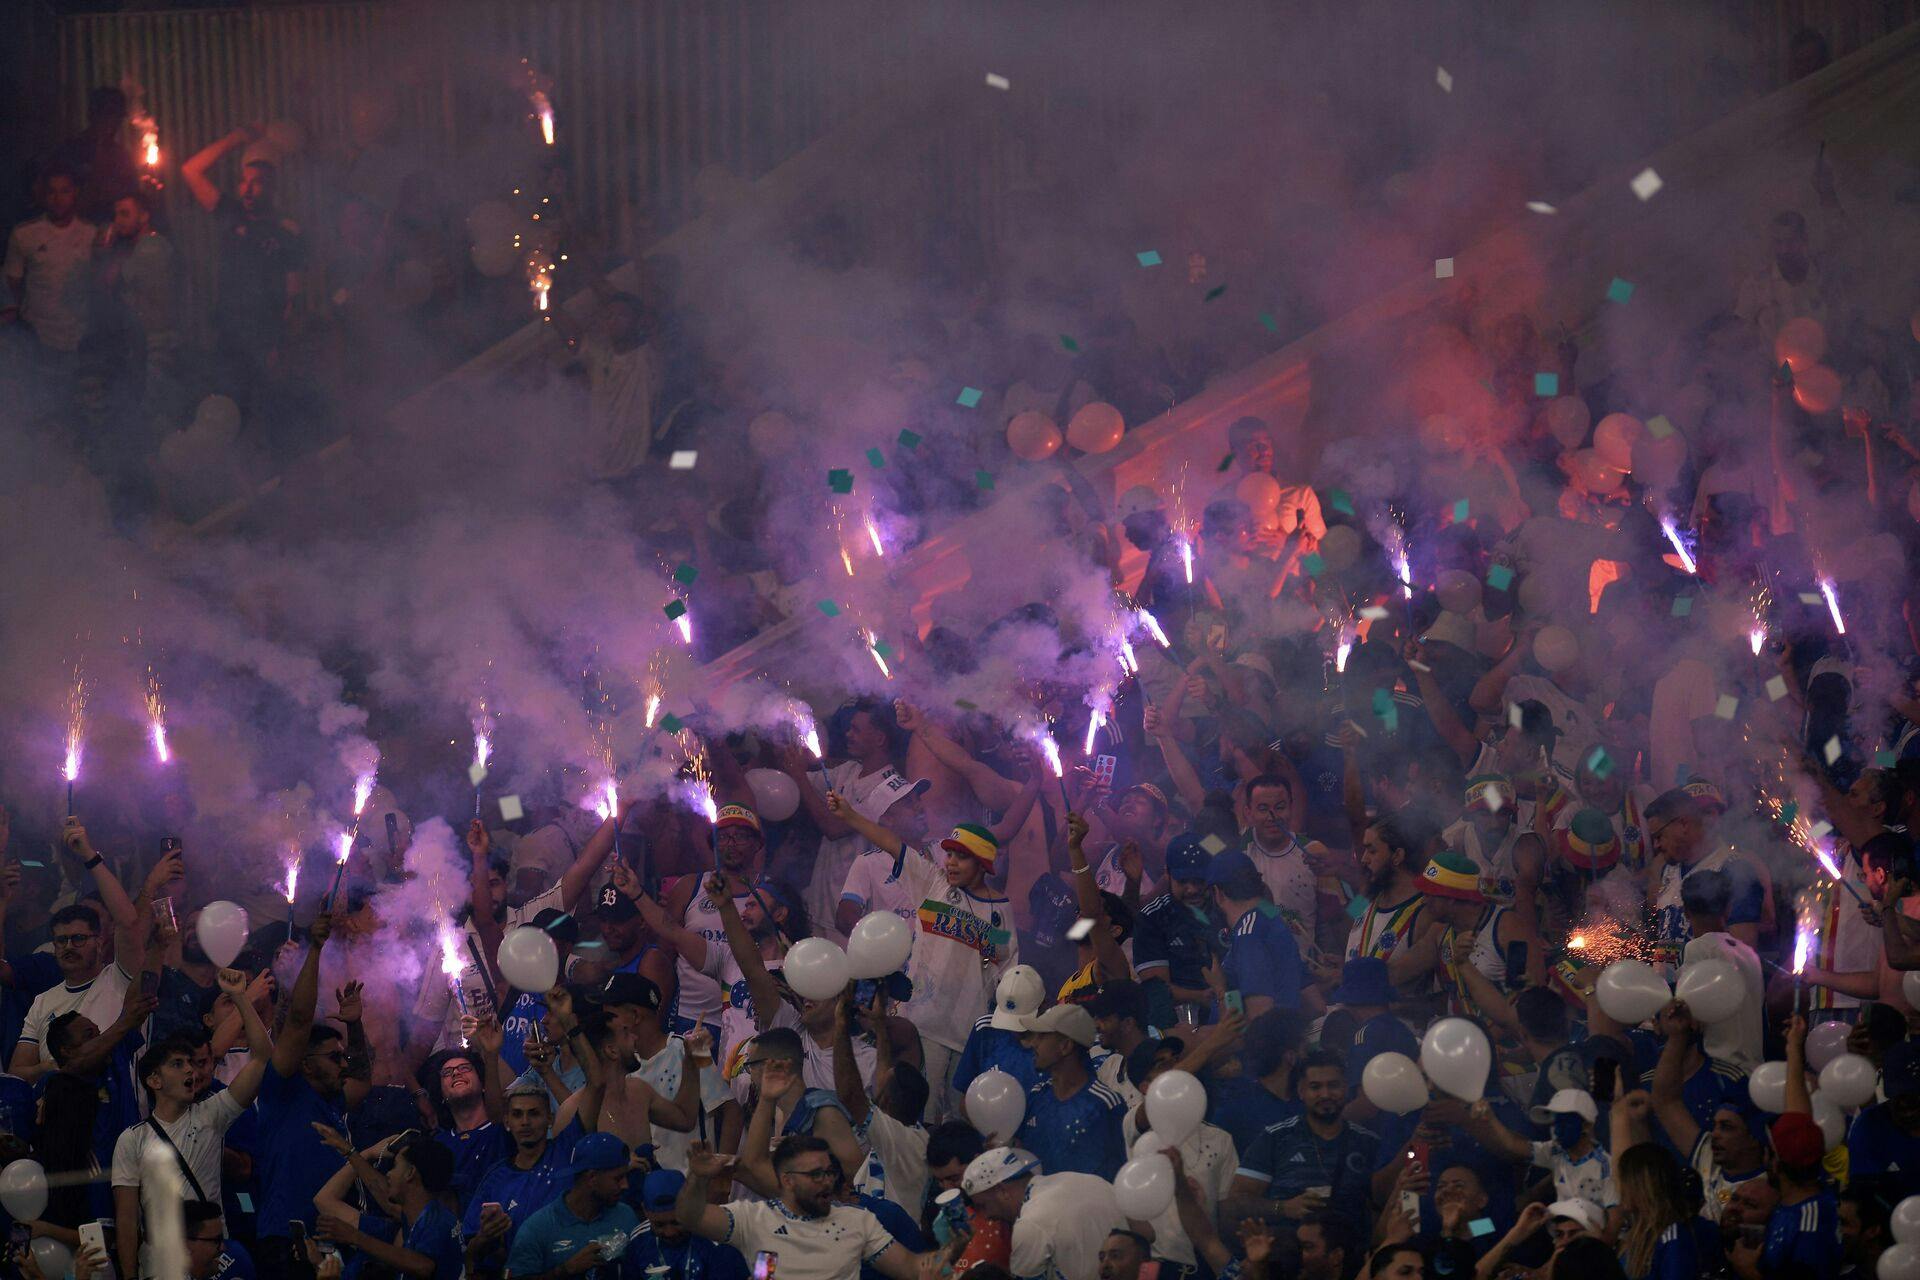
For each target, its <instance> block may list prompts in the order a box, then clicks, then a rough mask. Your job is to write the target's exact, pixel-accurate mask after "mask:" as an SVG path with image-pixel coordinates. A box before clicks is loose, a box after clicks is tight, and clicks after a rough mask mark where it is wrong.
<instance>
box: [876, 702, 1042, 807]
mask: <svg viewBox="0 0 1920 1280" xmlns="http://www.w3.org/2000/svg"><path fill="white" fill-rule="evenodd" d="M893 714H894V719H895V720H896V721H898V722H899V725H900V727H901V728H902V729H905V730H906V731H907V732H908V733H910V734H912V735H913V737H914V739H915V740H916V741H918V742H919V743H920V745H921V746H923V747H925V748H926V749H927V750H928V751H930V752H932V753H933V758H934V759H935V760H938V761H939V762H940V763H941V764H943V765H945V766H946V767H947V768H949V769H951V770H953V772H955V773H957V774H959V775H960V777H961V778H962V779H964V780H965V781H966V784H967V786H968V788H969V789H970V790H972V792H973V794H974V796H975V798H976V799H978V800H979V801H980V803H981V804H983V805H985V806H986V807H987V808H989V809H1009V808H1011V807H1012V806H1013V803H1014V801H1015V799H1016V798H1017V793H1018V790H1019V784H1018V783H1016V782H1013V781H1011V780H1010V779H1007V778H1003V777H1001V776H1000V774H999V773H998V772H997V771H995V770H994V768H993V766H991V765H989V764H987V763H986V762H985V761H983V760H977V759H975V758H974V757H973V755H972V754H971V753H970V752H968V751H967V749H966V748H965V747H962V746H961V745H960V744H959V743H957V742H955V741H954V740H953V739H952V738H949V737H948V736H947V734H946V731H945V730H943V729H941V728H940V726H939V725H937V724H935V723H934V722H933V721H932V720H931V719H930V718H929V717H928V716H927V714H926V713H925V712H924V711H922V710H920V708H918V707H916V706H915V705H914V704H913V703H911V702H908V701H907V700H906V699H904V698H900V699H896V700H895V701H894V704H893Z"/></svg>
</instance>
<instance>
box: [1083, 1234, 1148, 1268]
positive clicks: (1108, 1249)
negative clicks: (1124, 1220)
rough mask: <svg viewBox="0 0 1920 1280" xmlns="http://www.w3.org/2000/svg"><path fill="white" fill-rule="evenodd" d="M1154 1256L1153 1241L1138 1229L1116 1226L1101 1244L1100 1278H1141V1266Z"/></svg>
mask: <svg viewBox="0 0 1920 1280" xmlns="http://www.w3.org/2000/svg"><path fill="white" fill-rule="evenodd" d="M1151 1257H1153V1241H1151V1240H1148V1239H1147V1238H1146V1237H1145V1236H1143V1235H1141V1234H1140V1233H1139V1232H1137V1231H1130V1230H1128V1229H1127V1228H1125V1227H1115V1228H1114V1229H1113V1230H1112V1231H1109V1232H1108V1233H1107V1240H1106V1243H1105V1244H1103V1245H1101V1246H1100V1270H1099V1271H1098V1272H1096V1273H1095V1274H1097V1275H1098V1276H1099V1278H1100V1280H1140V1268H1142V1267H1144V1266H1145V1265H1146V1264H1147V1260H1148V1259H1149V1258H1151Z"/></svg>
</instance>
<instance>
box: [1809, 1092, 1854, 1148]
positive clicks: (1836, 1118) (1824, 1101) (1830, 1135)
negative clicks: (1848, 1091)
mask: <svg viewBox="0 0 1920 1280" xmlns="http://www.w3.org/2000/svg"><path fill="white" fill-rule="evenodd" d="M1813 1122H1814V1123H1815V1124H1817V1125H1819V1126H1820V1136H1821V1137H1823V1138H1825V1139H1826V1140H1827V1150H1829V1151H1831V1150H1833V1149H1834V1148H1835V1147H1837V1146H1839V1145H1840V1144H1841V1143H1843V1142H1845V1141H1846V1140H1847V1117H1846V1113H1845V1112H1843V1111H1841V1110H1840V1104H1839V1103H1837V1102H1835V1101H1834V1100H1833V1099H1832V1098H1829V1097H1827V1096H1826V1095H1825V1094H1823V1093H1816V1094H1814V1095H1813Z"/></svg>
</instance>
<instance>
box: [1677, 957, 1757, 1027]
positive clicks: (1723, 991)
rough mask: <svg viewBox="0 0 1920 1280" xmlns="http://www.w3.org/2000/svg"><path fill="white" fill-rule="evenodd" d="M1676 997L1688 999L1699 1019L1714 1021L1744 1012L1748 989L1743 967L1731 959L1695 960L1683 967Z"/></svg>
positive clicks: (1697, 1020) (1723, 1019)
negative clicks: (1741, 977)
mask: <svg viewBox="0 0 1920 1280" xmlns="http://www.w3.org/2000/svg"><path fill="white" fill-rule="evenodd" d="M1673 997H1674V999H1676V1000H1684V1001H1686V1005H1687V1012H1688V1013H1690V1014H1692V1015H1693V1017H1694V1020H1695V1021H1696V1022H1700V1023H1705V1024H1707V1025H1709V1026H1710V1025H1712V1024H1713V1023H1716V1022H1725V1021H1726V1020H1727V1019H1728V1018H1731V1017H1732V1016H1733V1015H1734V1014H1736V1013H1738V1012H1740V1006H1741V1004H1742V1003H1744V1002H1745V1000H1746V998H1747V990H1746V986H1745V984H1744V983H1742V982H1741V981H1740V971H1739V970H1738V969H1736V968H1734V967H1733V964H1732V962H1731V961H1727V960H1695V961H1694V962H1693V963H1692V964H1690V965H1688V966H1687V967H1686V968H1684V969H1682V970H1681V971H1680V980H1679V981H1678V982H1676V983H1674V984H1673Z"/></svg>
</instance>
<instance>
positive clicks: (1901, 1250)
mask: <svg viewBox="0 0 1920 1280" xmlns="http://www.w3.org/2000/svg"><path fill="white" fill-rule="evenodd" d="M36 1243H37V1242H36ZM1874 1274H1875V1275H1877V1276H1879V1277H1880V1280H1920V1245H1912V1244H1906V1243H1904V1242H1903V1243H1901V1244H1895V1245H1889V1246H1888V1247H1887V1250H1886V1252H1885V1253H1882V1254H1881V1255H1880V1262H1879V1264H1878V1265H1877V1266H1876V1267H1875V1268H1874Z"/></svg>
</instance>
